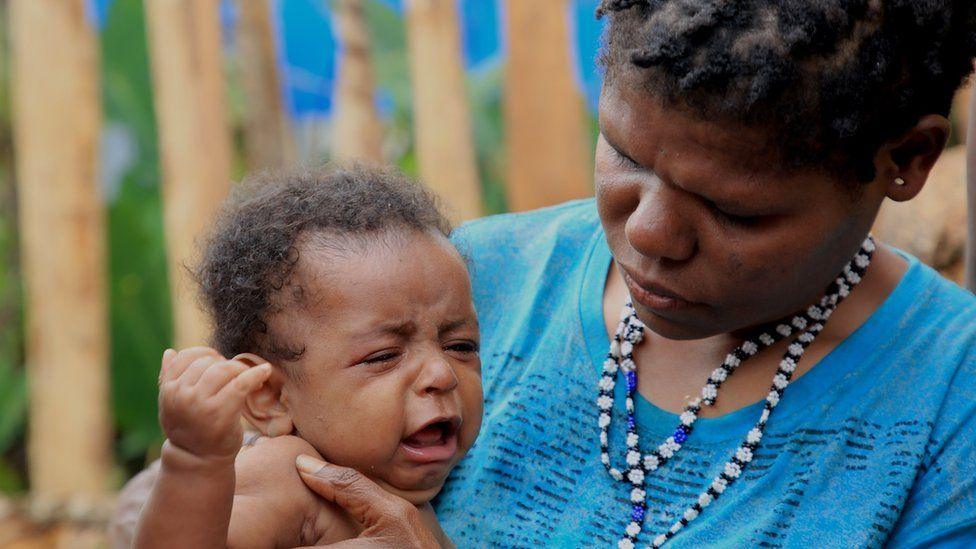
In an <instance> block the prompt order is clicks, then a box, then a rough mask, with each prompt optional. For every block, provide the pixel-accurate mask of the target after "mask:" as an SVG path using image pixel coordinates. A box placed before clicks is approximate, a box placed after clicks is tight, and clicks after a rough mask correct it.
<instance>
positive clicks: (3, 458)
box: [0, 2, 27, 492]
mask: <svg viewBox="0 0 976 549" xmlns="http://www.w3.org/2000/svg"><path fill="white" fill-rule="evenodd" d="M6 15H7V14H6V4H4V3H2V2H0V328H2V329H0V491H4V492H13V491H20V490H22V489H23V488H24V482H23V474H22V471H21V467H20V465H19V463H18V461H19V460H18V459H16V455H17V454H18V453H19V454H22V451H21V450H22V447H23V443H24V430H25V426H26V418H27V380H26V376H25V373H24V367H23V357H24V332H23V324H22V318H23V316H22V301H21V287H20V276H19V274H20V273H19V272H18V261H17V259H18V248H17V232H16V228H17V220H16V211H15V203H16V201H15V195H14V188H13V163H12V159H13V155H12V149H11V144H12V138H11V126H10V92H9V86H8V84H9V76H10V75H9V72H8V64H7V36H6V32H5V30H6V23H7V17H6Z"/></svg>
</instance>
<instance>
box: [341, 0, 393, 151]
mask: <svg viewBox="0 0 976 549" xmlns="http://www.w3.org/2000/svg"><path fill="white" fill-rule="evenodd" d="M333 15H334V17H335V21H336V29H337V31H338V38H339V47H340V51H339V79H338V82H337V89H336V115H335V125H334V130H333V139H332V156H333V158H335V159H336V160H339V161H348V160H367V161H373V162H381V161H382V160H383V155H382V150H381V145H382V126H381V125H380V119H379V115H378V114H377V112H376V102H375V97H374V94H375V83H374V78H373V62H372V56H371V55H370V45H369V33H368V31H367V28H366V18H365V15H364V13H363V4H362V0H336V1H335V3H334V11H333Z"/></svg>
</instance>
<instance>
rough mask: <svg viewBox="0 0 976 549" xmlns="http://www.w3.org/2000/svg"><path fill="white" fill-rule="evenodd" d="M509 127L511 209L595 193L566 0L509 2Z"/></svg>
mask: <svg viewBox="0 0 976 549" xmlns="http://www.w3.org/2000/svg"><path fill="white" fill-rule="evenodd" d="M506 7H507V13H508V64H507V69H506V70H507V72H506V79H505V108H504V110H505V127H506V137H505V139H506V142H507V148H508V175H507V187H508V203H509V207H510V208H511V209H512V210H527V209H532V208H539V207H542V206H549V205H552V204H556V203H559V202H563V201H566V200H569V199H572V198H582V197H586V196H590V195H592V194H593V187H592V183H591V173H592V166H591V164H590V158H591V156H592V155H591V154H590V151H589V140H588V138H587V135H586V123H585V120H584V117H583V115H584V112H585V111H584V104H583V100H582V96H581V94H580V92H579V89H578V86H577V84H576V81H575V78H574V76H573V66H572V57H571V56H570V48H571V42H570V39H569V29H568V25H569V12H568V5H567V0H532V1H529V2H527V1H525V0H509V1H508V3H507V4H506Z"/></svg>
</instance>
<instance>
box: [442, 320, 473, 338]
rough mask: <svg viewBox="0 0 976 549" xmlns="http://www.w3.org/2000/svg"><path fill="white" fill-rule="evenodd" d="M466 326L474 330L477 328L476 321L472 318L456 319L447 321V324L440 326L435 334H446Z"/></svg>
mask: <svg viewBox="0 0 976 549" xmlns="http://www.w3.org/2000/svg"><path fill="white" fill-rule="evenodd" d="M466 326H474V327H475V328H477V327H478V321H477V320H474V319H472V318H458V319H456V320H449V321H448V322H446V323H444V324H441V325H440V327H439V328H438V329H437V332H438V334H441V335H442V334H445V333H447V332H451V331H453V330H457V329H458V328H463V327H466Z"/></svg>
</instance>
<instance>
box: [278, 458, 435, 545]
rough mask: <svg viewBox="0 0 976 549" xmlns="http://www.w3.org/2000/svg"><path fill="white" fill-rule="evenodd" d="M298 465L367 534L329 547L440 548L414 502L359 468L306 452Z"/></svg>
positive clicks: (312, 484) (304, 477)
mask: <svg viewBox="0 0 976 549" xmlns="http://www.w3.org/2000/svg"><path fill="white" fill-rule="evenodd" d="M295 464H296V466H297V467H298V471H299V474H300V475H301V477H302V480H303V481H304V482H305V484H306V485H308V487H309V488H310V489H312V490H313V491H314V492H316V493H317V494H319V495H320V496H322V497H323V498H325V499H327V500H329V501H331V502H333V503H335V504H336V505H338V506H340V507H342V508H343V509H345V510H346V512H347V513H349V515H350V516H351V517H353V519H355V520H357V521H358V522H359V523H360V524H361V525H362V526H363V533H362V534H360V535H359V537H358V538H356V539H355V540H349V541H346V542H342V543H340V544H337V545H335V546H331V545H330V546H329V547H344V548H345V547H411V548H415V549H428V548H435V547H436V548H439V547H440V546H439V545H438V543H437V540H436V539H435V538H434V536H433V535H432V534H431V533H430V530H428V529H427V526H426V525H424V522H423V519H422V518H421V516H420V511H418V510H417V508H416V507H415V506H414V505H413V504H411V503H410V502H408V501H407V500H405V499H403V498H400V497H397V496H395V495H393V494H391V493H389V492H387V491H386V490H383V489H382V488H380V487H379V485H377V484H376V483H375V482H373V481H371V480H369V479H368V478H366V477H365V476H363V475H362V474H361V473H360V472H358V471H356V470H355V469H350V468H348V467H339V466H336V465H331V464H328V463H325V462H324V461H321V460H318V459H315V458H313V457H310V456H306V455H301V456H298V459H297V460H296V462H295Z"/></svg>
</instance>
